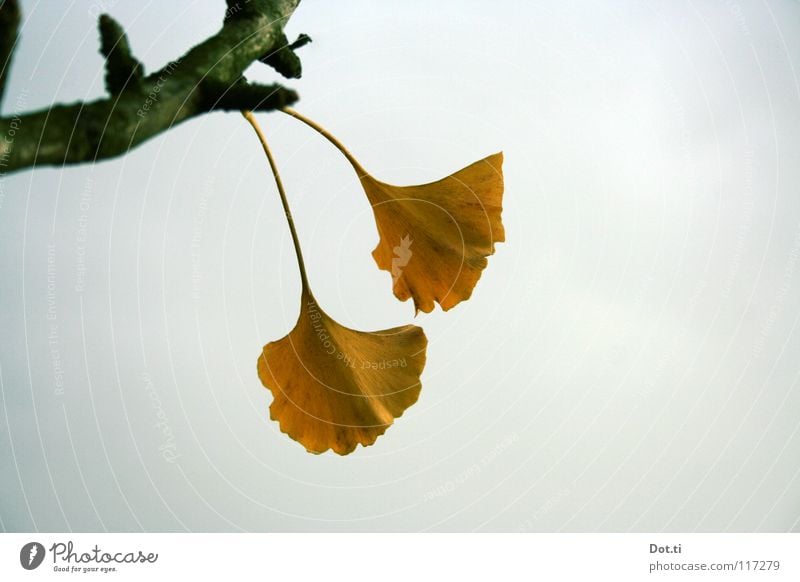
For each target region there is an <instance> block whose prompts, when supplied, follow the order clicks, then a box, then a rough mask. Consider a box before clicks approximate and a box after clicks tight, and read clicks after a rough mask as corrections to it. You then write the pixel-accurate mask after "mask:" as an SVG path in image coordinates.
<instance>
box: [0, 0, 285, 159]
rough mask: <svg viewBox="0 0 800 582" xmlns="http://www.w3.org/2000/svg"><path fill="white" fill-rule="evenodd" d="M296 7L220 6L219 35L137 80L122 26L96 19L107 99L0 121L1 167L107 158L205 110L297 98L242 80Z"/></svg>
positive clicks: (275, 42)
mask: <svg viewBox="0 0 800 582" xmlns="http://www.w3.org/2000/svg"><path fill="white" fill-rule="evenodd" d="M299 1H300V0H227V5H228V10H227V11H226V13H225V20H224V24H223V26H222V28H221V29H220V30H219V32H217V33H216V34H215V35H213V36H212V37H210V38H208V39H207V40H205V41H204V42H202V43H200V44H199V45H197V46H195V47H194V48H192V49H191V50H189V52H187V53H186V54H185V55H183V56H182V57H180V58H179V59H175V60H174V61H172V62H170V63H168V64H167V65H166V66H165V67H163V68H162V69H161V70H159V71H156V72H154V73H152V74H151V75H149V76H147V77H143V78H142V77H141V74H142V73H141V71H142V67H141V65H140V63H139V61H138V60H136V59H135V58H134V57H133V55H132V54H131V51H130V47H129V46H128V42H127V38H126V36H125V33H124V31H123V30H122V27H120V26H119V24H117V23H116V22H115V21H114V20H113V19H111V18H110V17H108V16H105V15H103V16H101V17H100V22H99V27H100V31H101V52H102V54H103V55H104V56H105V57H106V85H107V88H108V90H109V92H110V93H111V97H110V98H105V99H99V100H97V101H93V102H91V103H83V102H78V103H73V104H70V105H53V106H52V107H50V108H48V109H43V110H40V111H36V112H33V113H27V114H23V115H15V116H13V117H6V118H0V169H2V170H3V171H5V172H14V171H17V170H22V169H24V168H30V167H32V166H41V165H64V164H78V163H81V162H91V161H95V160H101V159H108V158H113V157H116V156H119V155H122V154H125V153H126V152H127V151H129V150H130V149H131V148H133V147H135V146H136V145H138V144H140V143H142V142H144V141H146V140H148V139H149V138H151V137H153V136H155V135H158V134H159V133H161V132H164V131H166V130H168V129H170V128H171V127H173V126H174V125H177V124H179V123H181V122H182V121H185V120H187V119H190V118H192V117H196V116H198V115H202V114H204V113H207V112H209V111H214V110H233V109H235V110H241V109H251V110H261V111H266V110H271V109H277V108H281V107H285V106H287V105H290V104H292V103H293V102H294V101H296V100H297V94H296V93H295V92H294V91H291V90H289V89H284V88H282V87H280V86H277V85H253V84H249V83H247V82H246V81H245V80H244V79H243V77H242V74H243V72H244V70H245V69H246V68H247V67H248V66H249V65H250V64H251V63H253V62H255V61H258V60H259V59H261V58H262V56H263V55H265V54H268V53H270V52H274V51H275V50H277V49H280V48H284V47H285V46H286V41H285V38H286V37H285V36H284V34H283V26H284V25H285V23H286V20H287V19H288V18H289V16H290V15H291V14H292V12H293V11H294V9H295V8H296V7H297V4H298V3H299ZM4 41H5V38H4ZM289 50H291V49H289ZM279 72H280V71H279ZM10 130H13V132H11V131H10ZM9 133H13V136H14V137H13V139H11V140H9V139H8V135H9ZM3 135H5V136H6V139H2V136H3Z"/></svg>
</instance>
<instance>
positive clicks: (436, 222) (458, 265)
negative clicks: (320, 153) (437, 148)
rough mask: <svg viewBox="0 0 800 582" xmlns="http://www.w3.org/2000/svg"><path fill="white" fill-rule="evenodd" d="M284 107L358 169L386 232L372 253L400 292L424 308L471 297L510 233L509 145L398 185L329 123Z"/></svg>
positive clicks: (381, 233) (445, 306)
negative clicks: (371, 167) (376, 172)
mask: <svg viewBox="0 0 800 582" xmlns="http://www.w3.org/2000/svg"><path fill="white" fill-rule="evenodd" d="M284 111H285V112H286V113H288V114H289V115H291V116H293V117H296V118H297V119H299V120H301V121H303V122H304V123H306V124H308V125H309V126H311V127H313V128H314V129H315V130H317V131H318V132H320V133H321V134H322V135H323V136H325V137H326V138H327V139H328V140H329V141H330V142H331V143H333V144H334V145H335V146H336V147H337V148H338V149H339V150H340V151H341V152H342V153H343V154H344V155H345V156H346V157H347V159H348V160H349V161H350V164H351V165H352V166H353V168H354V169H355V171H356V173H357V174H358V176H359V178H360V180H361V184H362V186H363V188H364V191H365V193H366V195H367V198H368V200H369V202H370V204H371V205H372V210H373V212H374V215H375V222H376V224H377V227H378V234H379V236H380V240H379V242H378V246H377V247H376V248H375V250H374V251H373V252H372V256H373V257H374V258H375V261H376V262H377V264H378V267H379V268H381V269H383V270H385V271H389V272H390V273H391V275H392V281H393V290H394V294H395V296H397V298H398V299H400V300H401V301H406V300H407V299H409V298H413V300H414V306H415V308H416V310H417V312H419V311H425V312H430V311H432V310H433V308H434V306H435V303H439V305H441V307H442V309H444V310H445V311H447V310H448V309H451V308H452V307H454V306H455V305H457V304H458V303H460V302H461V301H464V300H466V299H469V297H470V296H471V295H472V290H473V289H474V287H475V284H476V283H477V282H478V279H479V278H480V276H481V272H482V271H483V269H484V268H485V267H486V265H487V263H488V261H487V257H488V256H489V255H491V254H493V253H494V245H495V243H497V242H502V241H504V240H505V230H504V228H503V223H502V220H501V213H502V209H503V208H502V206H503V171H502V165H503V154H502V152H500V153H496V154H493V155H491V156H488V157H487V158H484V159H482V160H480V161H478V162H475V163H474V164H471V165H469V166H467V167H466V168H463V169H461V170H459V171H457V172H455V173H454V174H451V175H449V176H447V177H446V178H443V179H441V180H438V181H436V182H431V183H429V184H423V185H419V186H394V185H392V184H386V183H385V182H381V181H380V180H377V179H376V178H374V177H373V176H372V175H370V174H369V173H368V172H367V171H366V170H364V168H363V167H362V166H361V165H360V164H359V163H358V161H356V159H355V158H354V157H353V155H352V154H351V153H350V152H349V151H347V149H346V148H345V147H344V146H343V145H342V144H341V143H340V142H339V141H338V140H337V139H336V138H334V137H333V136H332V135H331V134H330V133H329V132H328V131H326V130H325V129H324V128H322V127H320V126H319V125H317V124H316V123H314V122H313V121H311V120H310V119H307V118H306V117H303V116H302V115H300V114H299V113H297V112H296V111H294V110H291V109H284Z"/></svg>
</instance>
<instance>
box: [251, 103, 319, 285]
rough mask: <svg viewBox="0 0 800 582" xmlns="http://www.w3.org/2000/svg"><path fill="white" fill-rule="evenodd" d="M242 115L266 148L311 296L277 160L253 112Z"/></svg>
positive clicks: (304, 283) (302, 277) (295, 250)
mask: <svg viewBox="0 0 800 582" xmlns="http://www.w3.org/2000/svg"><path fill="white" fill-rule="evenodd" d="M242 115H244V118H245V119H246V120H247V121H248V123H250V125H251V126H252V127H253V129H254V130H255V132H256V135H257V136H258V141H260V142H261V147H262V148H264V153H265V154H267V160H268V161H269V167H270V169H271V170H272V176H273V177H274V178H275V184H276V185H277V186H278V194H280V197H281V204H282V205H283V212H284V214H285V215H286V222H288V223H289V231H290V232H291V233H292V242H293V243H294V252H295V255H296V256H297V266H298V267H299V268H300V279H301V281H302V282H303V291H304V292H306V293H309V294H310V293H311V290H310V287H309V285H308V277H307V276H306V265H305V262H304V261H303V251H302V250H300V239H299V238H298V237H297V230H296V229H295V226H294V218H292V211H291V210H290V209H289V201H288V200H287V199H286V191H285V190H284V189H283V182H281V177H280V175H279V174H278V166H277V165H276V164H275V158H273V157H272V152H271V151H270V149H269V146H268V145H267V139H266V138H265V137H264V134H263V133H262V132H261V127H260V126H259V125H258V122H257V121H256V118H255V115H253V112H252V111H242Z"/></svg>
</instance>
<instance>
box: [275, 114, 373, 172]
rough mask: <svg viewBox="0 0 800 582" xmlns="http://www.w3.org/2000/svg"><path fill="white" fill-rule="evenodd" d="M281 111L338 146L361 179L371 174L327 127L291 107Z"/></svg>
mask: <svg viewBox="0 0 800 582" xmlns="http://www.w3.org/2000/svg"><path fill="white" fill-rule="evenodd" d="M281 111H283V112H284V113H285V114H286V115H289V116H291V117H294V118H295V119H298V120H300V121H302V122H303V123H305V124H306V125H307V126H309V127H310V128H312V129H313V130H315V131H316V132H317V133H319V134H320V135H321V136H322V137H324V138H325V139H327V140H328V141H329V142H331V143H332V144H333V145H334V146H336V149H338V150H339V151H340V152H342V154H343V155H344V157H346V158H347V161H349V162H350V164H351V165H352V166H353V168H354V169H355V171H356V173H357V174H358V178H359V179H361V178H363V177H364V176H367V175H369V174H368V172H367V171H366V170H365V169H364V168H363V167H362V166H361V164H359V163H358V161H357V160H356V159H355V158H354V157H353V154H351V153H350V151H349V150H348V149H347V148H346V147H344V144H343V143H342V142H340V141H339V140H338V139H336V138H335V137H334V136H333V135H332V134H331V133H330V132H329V131H328V130H327V129H325V128H324V127H322V126H321V125H319V124H318V123H317V122H316V121H313V120H311V119H309V118H308V117H306V116H304V115H301V114H300V113H298V112H297V111H295V110H294V109H292V108H291V107H284V108H283V109H281Z"/></svg>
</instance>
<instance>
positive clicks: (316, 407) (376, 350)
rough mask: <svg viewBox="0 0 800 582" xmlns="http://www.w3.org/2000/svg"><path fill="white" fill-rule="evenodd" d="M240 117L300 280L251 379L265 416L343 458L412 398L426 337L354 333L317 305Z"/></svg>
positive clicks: (309, 445)
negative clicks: (295, 305) (289, 321)
mask: <svg viewBox="0 0 800 582" xmlns="http://www.w3.org/2000/svg"><path fill="white" fill-rule="evenodd" d="M243 113H244V116H245V118H246V119H247V120H248V121H249V122H250V124H251V125H252V126H253V129H255V131H256V134H257V135H258V137H259V140H260V141H261V145H262V146H263V148H264V153H265V154H266V155H267V159H268V160H269V164H270V167H271V168H272V173H273V176H274V177H275V182H276V184H277V186H278V193H279V194H280V197H281V203H282V204H283V209H284V211H285V214H286V218H287V220H288V221H289V231H290V232H291V235H292V242H293V244H294V249H295V254H296V256H297V264H298V267H299V269H300V278H301V281H302V293H301V297H302V300H301V309H300V316H299V318H298V320H297V324H296V325H295V327H294V329H293V330H292V331H291V332H289V334H288V335H287V336H285V337H284V338H282V339H280V340H278V341H274V342H270V343H268V344H267V345H265V346H264V348H263V349H262V351H261V354H260V355H259V357H258V376H259V378H260V379H261V382H262V384H264V386H265V387H266V388H268V389H269V390H270V391H271V392H272V396H273V400H272V404H271V405H270V417H271V418H272V419H273V420H277V421H278V423H279V424H280V427H281V430H282V431H283V432H285V433H286V434H288V435H289V436H290V437H292V438H293V439H294V440H296V441H298V442H299V443H301V444H302V445H303V446H304V447H305V448H306V449H307V450H308V451H309V452H312V453H322V452H324V451H327V450H328V449H333V450H334V451H335V452H336V453H339V454H340V455H346V454H348V453H350V452H352V451H353V450H354V449H355V448H356V446H358V445H359V444H361V445H363V446H367V445H371V444H373V443H374V442H375V440H376V439H377V438H378V437H379V436H380V435H382V434H383V433H384V432H386V429H387V428H388V427H389V426H390V425H391V424H392V422H394V419H395V418H397V417H399V416H400V415H402V414H403V412H404V411H405V410H406V408H408V407H409V406H411V405H412V404H414V403H415V402H416V401H417V398H418V397H419V392H420V389H421V385H420V374H422V369H423V368H424V367H425V349H426V347H427V344H428V340H427V338H426V337H425V334H424V333H423V331H422V328H420V327H417V326H415V325H406V326H401V327H395V328H392V329H386V330H382V331H376V332H369V333H368V332H362V331H356V330H354V329H350V328H348V327H345V326H343V325H340V324H339V323H337V322H336V321H334V320H333V319H331V318H330V317H329V316H328V315H327V314H326V313H325V312H324V311H323V310H322V309H321V308H320V307H319V306H318V305H317V302H316V300H315V299H314V296H313V294H312V293H311V290H310V288H309V284H308V277H307V275H306V269H305V264H304V262H303V254H302V251H301V250H300V242H299V239H298V236H297V231H296V230H295V226H294V220H293V219H292V214H291V211H290V210H289V203H288V201H287V199H286V193H285V192H284V190H283V184H282V183H281V179H280V176H279V175H278V170H277V167H276V165H275V160H274V159H273V158H272V153H271V152H270V150H269V147H268V146H267V142H266V140H265V138H264V135H263V134H262V133H261V129H260V128H259V126H258V123H257V122H256V120H255V118H254V117H253V114H252V113H250V112H248V111H245V112H243Z"/></svg>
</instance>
